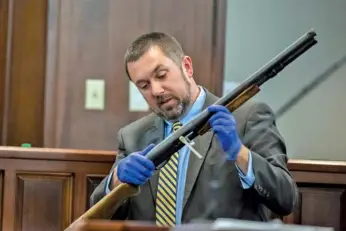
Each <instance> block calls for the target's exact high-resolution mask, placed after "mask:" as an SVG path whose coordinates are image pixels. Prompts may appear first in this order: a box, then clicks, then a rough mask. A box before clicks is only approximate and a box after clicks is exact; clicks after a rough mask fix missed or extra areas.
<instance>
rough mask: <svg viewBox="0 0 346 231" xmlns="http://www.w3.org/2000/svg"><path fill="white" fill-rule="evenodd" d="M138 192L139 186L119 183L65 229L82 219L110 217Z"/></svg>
mask: <svg viewBox="0 0 346 231" xmlns="http://www.w3.org/2000/svg"><path fill="white" fill-rule="evenodd" d="M139 192H140V187H139V186H133V185H130V184H126V183H120V184H119V185H117V186H116V187H115V188H114V189H113V190H112V191H110V192H109V193H108V194H107V195H106V196H104V197H103V198H102V199H101V200H100V201H98V202H97V203H96V204H95V205H94V206H92V207H91V208H90V209H89V210H87V211H86V212H85V213H84V214H83V215H82V216H80V217H79V218H78V219H77V220H75V221H74V222H73V223H72V224H71V225H69V227H67V228H66V229H65V231H70V230H72V229H73V228H74V227H75V226H76V224H77V223H78V222H80V221H82V220H89V219H110V218H111V217H112V216H113V214H114V213H115V212H116V210H117V209H118V208H119V207H120V206H121V205H122V204H123V203H124V202H125V201H126V200H127V199H128V198H129V197H132V196H135V195H137V194H138V193H139Z"/></svg>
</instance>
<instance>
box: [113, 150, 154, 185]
mask: <svg viewBox="0 0 346 231" xmlns="http://www.w3.org/2000/svg"><path fill="white" fill-rule="evenodd" d="M153 147H154V144H150V145H149V146H148V147H146V148H145V149H144V150H143V151H140V152H134V153H131V154H130V155H128V156H127V157H125V158H124V159H122V160H120V161H119V164H118V167H117V177H118V179H119V180H120V181H121V182H123V183H128V184H133V185H142V184H144V183H145V182H146V181H147V180H148V179H149V178H150V177H151V175H152V174H153V172H154V170H155V165H154V163H153V162H152V161H151V160H149V159H148V158H146V157H145V155H146V154H147V153H148V152H149V151H150V150H151V149H152V148H153Z"/></svg>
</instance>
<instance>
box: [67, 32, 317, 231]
mask: <svg viewBox="0 0 346 231" xmlns="http://www.w3.org/2000/svg"><path fill="white" fill-rule="evenodd" d="M315 36H316V33H315V32H314V30H310V31H308V32H307V33H305V34H304V35H303V36H301V37H300V38H298V39H297V40H296V41H295V42H294V43H293V44H291V45H290V46H288V47H287V48H286V49H285V50H283V51H282V52H281V53H279V54H278V55H277V56H275V57H274V58H273V59H272V60H270V61H269V62H268V63H266V64H265V65H264V66H262V67H261V68H260V69H259V70H258V71H256V72H255V73H254V74H252V75H251V76H250V77H249V78H247V79H246V80H245V81H244V82H242V83H241V84H240V85H239V86H238V87H236V88H235V89H234V90H233V91H231V92H229V93H228V94H226V95H225V96H223V97H221V98H219V100H217V101H216V102H215V103H214V104H216V105H223V106H225V107H227V108H228V109H229V111H230V112H233V111H234V110H236V109H237V108H239V107H240V106H241V105H242V104H244V103H245V102H246V101H247V100H249V99H250V98H252V97H253V96H254V95H255V94H257V93H258V92H259V91H260V86H261V85H262V84H263V83H265V82H266V81H268V80H269V79H271V78H273V77H275V76H276V75H277V74H278V73H279V72H281V71H282V70H283V69H284V68H285V67H286V66H287V65H289V64H290V63H291V62H293V61H294V60H295V59H296V58H298V57H299V56H300V55H302V54H303V53H304V52H306V51H307V50H308V49H310V48H311V47H312V46H314V45H315V44H316V43H317V40H315ZM211 116H212V115H211V113H209V112H208V110H207V109H205V110H204V111H202V112H201V113H200V114H199V115H197V116H196V117H195V118H194V119H193V120H192V121H190V122H189V123H187V124H186V125H184V126H182V127H181V128H180V129H178V130H177V131H176V132H174V133H173V134H171V135H170V136H168V137H167V138H166V139H164V140H163V141H162V142H160V143H159V144H157V145H156V146H155V147H154V148H153V149H152V150H151V151H150V152H149V153H148V154H147V155H146V156H147V157H148V158H149V159H150V160H152V161H153V163H154V164H155V166H156V167H157V168H159V167H160V166H161V165H162V164H164V163H165V162H166V161H168V160H169V158H170V156H171V155H172V154H173V153H175V152H176V151H178V150H179V149H181V148H182V147H183V146H184V145H189V142H190V141H192V140H193V139H194V138H196V137H197V136H201V135H203V134H205V133H206V132H208V131H209V130H210V126H209V123H208V120H209V118H210V117H211ZM139 191H140V187H138V186H133V185H130V184H125V183H121V184H119V185H118V186H117V187H115V188H114V189H113V190H112V191H111V192H110V193H108V194H107V195H106V196H105V197H103V198H102V199H101V200H100V201H99V202H98V203H96V204H95V205H94V206H93V207H91V208H90V209H89V210H88V211H86V212H85V213H84V214H83V215H82V216H81V217H79V218H78V219H77V220H76V221H75V222H73V223H72V224H71V225H70V227H72V226H73V225H74V224H75V223H76V222H78V221H80V220H83V219H109V218H110V217H111V216H112V215H113V214H114V213H115V211H116V210H117V208H119V206H120V205H121V204H122V203H124V201H126V200H127V199H128V198H129V197H131V196H134V195H136V194H137V193H139ZM68 229H69V228H68ZM68 229H66V230H68Z"/></svg>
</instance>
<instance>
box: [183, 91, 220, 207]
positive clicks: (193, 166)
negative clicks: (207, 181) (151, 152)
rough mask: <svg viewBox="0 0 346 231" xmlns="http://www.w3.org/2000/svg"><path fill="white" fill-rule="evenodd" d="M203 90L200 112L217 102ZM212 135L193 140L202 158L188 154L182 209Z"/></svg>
mask: <svg viewBox="0 0 346 231" xmlns="http://www.w3.org/2000/svg"><path fill="white" fill-rule="evenodd" d="M204 90H205V92H206V99H205V103H204V105H203V109H202V110H204V109H206V108H207V106H209V105H211V104H212V103H214V102H215V101H216V100H217V98H216V96H214V95H212V94H211V93H210V92H208V91H207V90H206V89H204ZM213 134H214V133H213V132H211V131H209V132H207V133H205V134H204V135H203V136H198V137H196V138H195V139H194V142H195V145H194V148H195V149H196V151H197V152H198V153H199V154H201V155H202V158H201V159H199V158H198V157H197V156H196V155H195V154H193V153H192V152H190V157H189V166H188V168H187V174H186V183H185V190H184V198H183V208H184V207H185V205H186V202H187V200H188V199H189V196H190V194H191V191H192V189H193V186H194V185H195V182H196V180H197V177H198V174H199V171H200V169H201V167H202V165H203V163H204V160H205V157H206V155H207V152H208V150H209V148H210V144H211V141H212V138H213Z"/></svg>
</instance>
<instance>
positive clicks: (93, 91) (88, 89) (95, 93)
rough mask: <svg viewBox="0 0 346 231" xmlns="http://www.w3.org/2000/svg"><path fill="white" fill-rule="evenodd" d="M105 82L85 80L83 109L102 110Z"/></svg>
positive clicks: (101, 80)
mask: <svg viewBox="0 0 346 231" xmlns="http://www.w3.org/2000/svg"><path fill="white" fill-rule="evenodd" d="M104 107H105V81H104V80H103V79H87V80H86V82H85V109H87V110H104Z"/></svg>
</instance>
